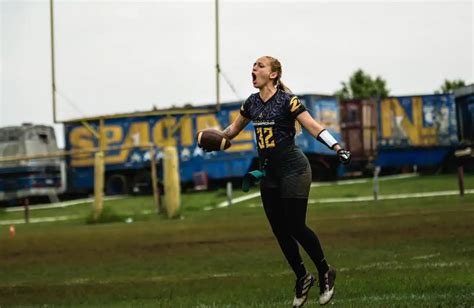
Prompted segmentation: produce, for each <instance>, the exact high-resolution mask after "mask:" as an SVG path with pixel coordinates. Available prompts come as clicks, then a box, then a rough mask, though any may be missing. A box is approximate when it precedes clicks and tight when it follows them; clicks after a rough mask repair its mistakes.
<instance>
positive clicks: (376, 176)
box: [374, 166, 381, 201]
mask: <svg viewBox="0 0 474 308" xmlns="http://www.w3.org/2000/svg"><path fill="white" fill-rule="evenodd" d="M380 169H381V168H380V166H377V167H375V170H374V200H375V201H377V200H378V199H379V173H380Z"/></svg>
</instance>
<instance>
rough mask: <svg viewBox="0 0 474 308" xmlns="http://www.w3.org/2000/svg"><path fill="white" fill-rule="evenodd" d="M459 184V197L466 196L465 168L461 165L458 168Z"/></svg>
mask: <svg viewBox="0 0 474 308" xmlns="http://www.w3.org/2000/svg"><path fill="white" fill-rule="evenodd" d="M458 184H459V195H460V196H461V197H462V196H464V166H463V165H462V164H460V165H459V166H458Z"/></svg>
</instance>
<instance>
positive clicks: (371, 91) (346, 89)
mask: <svg viewBox="0 0 474 308" xmlns="http://www.w3.org/2000/svg"><path fill="white" fill-rule="evenodd" d="M341 85H342V88H341V89H339V90H337V91H336V93H335V94H334V95H336V96H337V97H338V98H342V99H362V98H370V97H381V98H385V97H387V96H388V93H389V90H388V89H387V88H386V82H385V80H383V79H382V78H381V77H380V76H377V77H376V78H375V79H372V77H371V76H370V75H369V74H366V73H364V71H363V70H362V69H358V70H357V71H355V72H354V73H353V74H352V75H351V77H350V78H349V82H348V83H346V82H341Z"/></svg>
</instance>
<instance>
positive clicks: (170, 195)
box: [163, 146, 181, 218]
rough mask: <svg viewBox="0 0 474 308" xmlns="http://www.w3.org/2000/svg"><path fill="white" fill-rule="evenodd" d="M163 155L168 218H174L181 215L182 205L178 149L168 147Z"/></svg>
mask: <svg viewBox="0 0 474 308" xmlns="http://www.w3.org/2000/svg"><path fill="white" fill-rule="evenodd" d="M163 154H164V155H163V182H164V187H165V196H164V201H165V207H166V213H167V214H168V218H173V217H176V216H177V215H178V214H179V208H180V205H181V186H180V177H179V161H178V151H177V150H176V147H172V146H167V147H165V148H164V149H163Z"/></svg>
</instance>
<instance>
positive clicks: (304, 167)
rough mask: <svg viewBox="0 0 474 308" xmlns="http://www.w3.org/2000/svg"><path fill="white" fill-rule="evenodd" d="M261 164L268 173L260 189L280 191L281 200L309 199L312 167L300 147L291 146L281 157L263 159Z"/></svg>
mask: <svg viewBox="0 0 474 308" xmlns="http://www.w3.org/2000/svg"><path fill="white" fill-rule="evenodd" d="M260 162H261V165H262V167H263V168H264V169H265V173H266V175H265V176H264V177H263V178H262V180H261V181H260V189H265V188H272V189H279V191H280V197H281V198H299V199H307V198H308V195H309V189H310V186H311V177H312V176H311V167H310V165H309V161H308V158H307V157H306V156H305V155H304V154H303V152H302V151H301V150H300V149H299V148H298V147H296V146H291V147H289V149H288V150H287V151H284V153H282V154H281V155H278V156H275V157H272V158H266V159H265V158H261V159H260Z"/></svg>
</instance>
